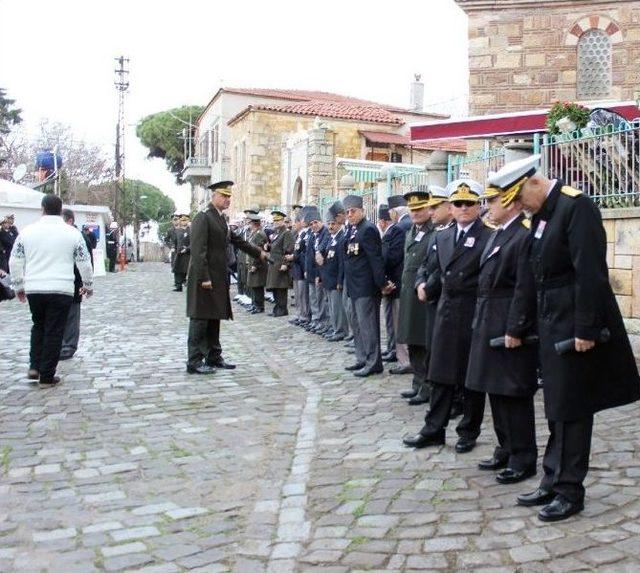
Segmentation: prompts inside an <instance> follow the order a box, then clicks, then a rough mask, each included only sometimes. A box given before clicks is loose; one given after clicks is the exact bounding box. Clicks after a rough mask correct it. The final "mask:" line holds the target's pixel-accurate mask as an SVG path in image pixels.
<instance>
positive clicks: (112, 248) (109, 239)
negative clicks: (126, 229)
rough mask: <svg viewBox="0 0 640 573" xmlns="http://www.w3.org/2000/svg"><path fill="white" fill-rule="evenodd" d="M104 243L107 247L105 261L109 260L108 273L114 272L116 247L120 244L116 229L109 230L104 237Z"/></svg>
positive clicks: (116, 256) (116, 255)
mask: <svg viewBox="0 0 640 573" xmlns="http://www.w3.org/2000/svg"><path fill="white" fill-rule="evenodd" d="M105 241H106V246H107V259H109V272H110V273H115V272H116V260H117V259H118V246H119V244H120V234H119V233H118V228H117V227H115V228H113V229H109V232H108V233H107V234H106V235H105Z"/></svg>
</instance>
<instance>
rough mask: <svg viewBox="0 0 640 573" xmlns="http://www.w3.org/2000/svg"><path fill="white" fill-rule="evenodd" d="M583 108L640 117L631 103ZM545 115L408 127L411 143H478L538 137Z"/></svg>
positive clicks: (523, 114) (543, 129)
mask: <svg viewBox="0 0 640 573" xmlns="http://www.w3.org/2000/svg"><path fill="white" fill-rule="evenodd" d="M587 107H590V108H592V109H594V108H598V107H606V108H607V109H610V110H611V111H615V112H616V113H619V114H620V115H621V116H623V117H624V118H625V119H627V120H629V121H631V120H633V119H636V118H638V117H639V116H640V110H639V109H638V105H637V104H636V103H635V102H619V103H611V104H602V103H599V104H595V105H587ZM548 113H549V110H548V109H541V110H531V111H522V112H514V113H504V114H497V115H485V116H477V117H467V118H463V119H448V120H444V121H437V122H427V123H424V124H421V125H417V124H416V125H412V126H411V140H412V141H414V142H418V141H420V142H422V141H432V140H434V139H438V140H443V139H450V138H452V137H454V138H455V137H461V138H468V139H473V138H477V139H482V138H487V137H495V136H500V135H503V136H508V135H518V134H531V133H541V132H546V131H547V127H546V121H547V114H548Z"/></svg>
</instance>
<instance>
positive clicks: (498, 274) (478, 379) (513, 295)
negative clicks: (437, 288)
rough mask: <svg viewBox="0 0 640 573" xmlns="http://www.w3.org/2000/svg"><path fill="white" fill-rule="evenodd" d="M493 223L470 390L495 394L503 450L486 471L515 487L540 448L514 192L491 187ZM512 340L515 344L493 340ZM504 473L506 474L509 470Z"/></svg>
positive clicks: (531, 307)
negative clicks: (498, 345) (497, 345)
mask: <svg viewBox="0 0 640 573" xmlns="http://www.w3.org/2000/svg"><path fill="white" fill-rule="evenodd" d="M484 198H485V199H486V201H487V203H488V218H489V220H490V221H491V223H492V224H494V225H497V229H496V230H495V231H494V232H493V234H492V235H491V237H490V238H489V241H488V242H487V246H486V247H485V250H484V252H483V253H482V257H481V259H480V277H479V279H478V300H477V303H476V311H475V316H474V319H473V322H474V328H473V337H472V340H471V353H470V355H469V367H468V369H467V380H466V382H465V386H466V387H467V388H470V389H471V390H475V391H476V392H484V393H486V394H488V395H489V403H490V404H491V413H492V415H493V427H494V430H495V433H496V437H497V438H498V446H497V447H496V448H495V451H494V454H493V456H492V457H491V458H489V459H487V460H483V461H481V462H480V464H479V465H478V468H479V469H481V470H488V471H493V470H499V469H502V471H501V472H500V473H498V474H497V476H496V481H497V482H498V483H501V484H510V483H517V482H520V481H523V480H525V479H527V478H529V477H531V476H533V475H535V473H536V463H537V460H538V449H537V446H536V425H535V414H534V407H533V396H534V394H535V393H536V390H537V388H538V384H537V376H536V366H537V356H536V355H537V345H530V344H529V345H527V344H523V343H522V342H523V340H525V339H526V337H527V336H530V335H532V334H533V332H534V328H535V285H534V282H533V273H532V272H531V267H530V265H529V260H528V250H529V228H530V226H531V225H530V223H529V220H528V219H526V218H525V216H524V214H523V213H522V204H521V203H520V201H519V200H518V199H516V198H515V195H514V194H513V193H508V192H503V191H502V190H500V189H498V188H496V187H491V186H490V187H488V188H487V190H486V191H485V194H484ZM499 337H505V341H506V339H507V337H508V338H509V346H508V347H507V346H506V345H505V346H503V347H501V348H492V347H491V346H490V342H491V340H492V339H496V338H499ZM503 468H504V469H503Z"/></svg>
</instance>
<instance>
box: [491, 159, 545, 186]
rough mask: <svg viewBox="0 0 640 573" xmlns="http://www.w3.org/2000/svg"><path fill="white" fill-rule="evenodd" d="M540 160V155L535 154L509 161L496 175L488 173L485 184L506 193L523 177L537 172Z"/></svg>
mask: <svg viewBox="0 0 640 573" xmlns="http://www.w3.org/2000/svg"><path fill="white" fill-rule="evenodd" d="M540 158H541V155H540V154H537V155H531V156H529V157H525V158H524V159H517V160H516V161H510V162H509V163H506V164H505V165H504V166H503V167H502V168H501V169H500V170H499V171H497V172H496V173H490V174H489V178H488V179H487V183H488V184H489V186H491V187H497V188H498V189H502V190H503V191H506V190H507V189H509V188H510V187H512V186H513V185H515V184H516V183H520V181H521V180H522V179H524V178H525V177H531V176H532V175H533V174H534V173H535V172H536V171H537V170H538V165H539V163H540Z"/></svg>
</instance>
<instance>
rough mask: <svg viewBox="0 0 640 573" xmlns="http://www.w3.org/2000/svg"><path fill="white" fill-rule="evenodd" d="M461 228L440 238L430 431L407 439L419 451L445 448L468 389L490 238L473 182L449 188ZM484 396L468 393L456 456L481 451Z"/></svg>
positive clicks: (453, 228)
mask: <svg viewBox="0 0 640 573" xmlns="http://www.w3.org/2000/svg"><path fill="white" fill-rule="evenodd" d="M449 185H450V186H451V187H450V189H451V194H450V198H449V199H450V202H451V205H452V213H453V218H454V219H455V220H456V224H455V225H452V226H451V227H450V228H448V229H447V230H445V231H442V232H440V233H438V234H437V235H436V242H435V246H436V252H437V256H438V271H437V272H439V273H440V277H441V282H442V294H441V295H440V300H439V301H438V307H437V310H436V318H435V324H434V331H433V340H432V343H431V357H430V361H429V371H428V374H427V378H428V380H429V381H430V382H431V384H432V390H431V400H430V402H431V405H430V410H429V413H428V414H427V417H426V419H425V425H424V427H423V428H422V430H420V433H419V434H417V435H416V436H413V437H409V438H405V439H404V443H405V444H406V445H407V446H412V447H416V448H420V447H425V446H431V445H442V444H444V438H445V429H446V427H447V424H448V423H449V420H450V419H451V410H452V406H453V401H454V398H455V395H456V388H459V387H462V388H464V382H465V378H466V374H467V362H468V359H469V349H470V345H471V332H472V321H473V314H474V311H475V306H476V293H477V288H478V276H479V274H480V256H481V255H482V252H483V251H484V247H485V245H486V243H487V241H488V239H489V235H490V234H491V231H490V229H489V228H488V227H487V226H485V224H484V222H483V221H482V219H481V218H480V195H481V194H482V187H481V185H480V184H479V183H477V182H476V181H473V180H471V179H459V180H456V181H453V182H451V183H450V184H449ZM484 402H485V395H484V394H483V393H482V392H476V391H474V390H471V389H467V388H465V389H464V400H463V409H464V414H463V417H462V420H461V421H460V423H459V424H458V426H457V428H456V431H457V433H458V436H459V438H458V441H457V443H456V452H458V453H466V452H470V451H471V450H472V449H473V448H474V447H475V445H476V439H477V437H478V435H479V434H480V426H481V424H482V418H483V416H484Z"/></svg>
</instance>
